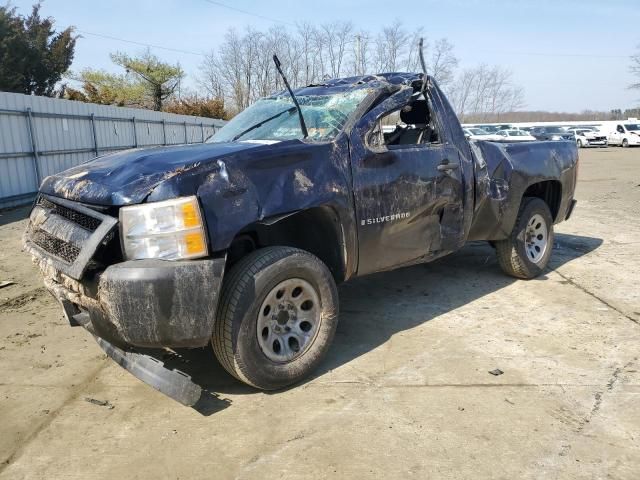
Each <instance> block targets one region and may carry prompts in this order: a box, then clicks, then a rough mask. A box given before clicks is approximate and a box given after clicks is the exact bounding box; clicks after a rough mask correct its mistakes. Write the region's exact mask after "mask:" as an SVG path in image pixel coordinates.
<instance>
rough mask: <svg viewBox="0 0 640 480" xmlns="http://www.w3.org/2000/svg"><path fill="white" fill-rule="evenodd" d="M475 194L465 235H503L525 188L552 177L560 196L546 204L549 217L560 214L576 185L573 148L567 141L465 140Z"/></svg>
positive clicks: (494, 237) (564, 211)
mask: <svg viewBox="0 0 640 480" xmlns="http://www.w3.org/2000/svg"><path fill="white" fill-rule="evenodd" d="M471 147H472V150H473V153H474V158H475V172H476V181H475V185H476V193H475V208H474V214H473V223H472V227H471V231H470V232H469V237H468V240H503V239H505V238H507V237H508V236H509V234H510V232H511V230H512V229H513V225H514V223H515V221H516V217H517V215H518V210H519V208H520V203H521V201H522V198H523V196H524V195H525V193H526V192H527V190H528V189H529V188H530V187H531V186H533V185H537V184H541V183H544V182H554V183H555V184H556V186H557V188H558V189H559V192H560V195H559V198H558V199H557V205H549V208H550V210H551V211H552V215H554V221H555V222H556V223H557V222H560V221H562V220H564V219H565V217H566V215H567V212H568V210H569V207H570V205H571V201H572V200H573V194H574V191H575V184H576V168H577V165H576V164H577V151H576V146H575V144H574V143H573V142H562V141H549V142H530V143H512V144H499V143H492V142H486V141H478V142H471Z"/></svg>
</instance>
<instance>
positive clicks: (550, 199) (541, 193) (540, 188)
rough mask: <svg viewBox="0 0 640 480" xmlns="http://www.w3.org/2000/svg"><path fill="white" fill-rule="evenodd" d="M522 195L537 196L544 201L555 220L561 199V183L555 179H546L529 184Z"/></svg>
mask: <svg viewBox="0 0 640 480" xmlns="http://www.w3.org/2000/svg"><path fill="white" fill-rule="evenodd" d="M523 197H537V198H540V199H542V200H544V201H545V203H546V204H547V205H548V206H549V210H551V216H552V217H553V220H554V221H555V220H556V219H557V216H558V212H559V210H560V202H561V200H562V184H561V183H560V182H559V181H557V180H547V181H544V182H539V183H534V184H533V185H529V187H528V188H527V190H526V191H525V192H524V195H523Z"/></svg>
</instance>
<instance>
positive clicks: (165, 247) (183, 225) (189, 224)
mask: <svg viewBox="0 0 640 480" xmlns="http://www.w3.org/2000/svg"><path fill="white" fill-rule="evenodd" d="M120 233H121V238H122V246H123V248H124V254H125V257H126V258H127V260H138V259H143V258H159V259H163V260H182V259H189V258H200V257H205V256H207V255H208V253H209V252H208V247H207V237H206V234H205V229H204V222H203V221H202V213H201V212H200V206H199V205H198V200H197V198H196V197H184V198H176V199H174V200H167V201H164V202H154V203H146V204H142V205H133V206H130V207H122V208H121V209H120Z"/></svg>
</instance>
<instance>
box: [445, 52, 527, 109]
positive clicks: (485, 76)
mask: <svg viewBox="0 0 640 480" xmlns="http://www.w3.org/2000/svg"><path fill="white" fill-rule="evenodd" d="M451 98H452V101H453V105H454V108H455V110H456V112H457V113H458V116H459V117H460V119H461V120H462V121H465V120H466V119H467V118H468V117H469V116H471V117H473V118H477V119H480V121H486V119H488V118H489V117H491V118H494V119H496V118H497V119H498V120H497V121H499V118H500V115H502V114H504V113H506V112H513V111H515V110H518V109H521V108H522V107H523V106H524V92H523V89H522V88H521V87H519V86H516V85H514V84H513V74H512V72H511V71H510V70H507V69H504V68H501V67H498V66H493V67H490V66H488V65H479V66H477V67H475V68H467V69H464V70H463V71H462V72H461V73H460V75H459V76H458V78H457V79H456V81H455V82H454V83H453V84H452V86H451Z"/></svg>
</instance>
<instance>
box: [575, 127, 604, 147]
mask: <svg viewBox="0 0 640 480" xmlns="http://www.w3.org/2000/svg"><path fill="white" fill-rule="evenodd" d="M568 131H569V132H572V133H573V134H574V136H575V139H576V145H578V148H584V147H606V146H607V145H608V142H607V136H606V135H604V134H603V133H600V132H597V131H595V130H592V129H590V128H571V129H569V130H568Z"/></svg>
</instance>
